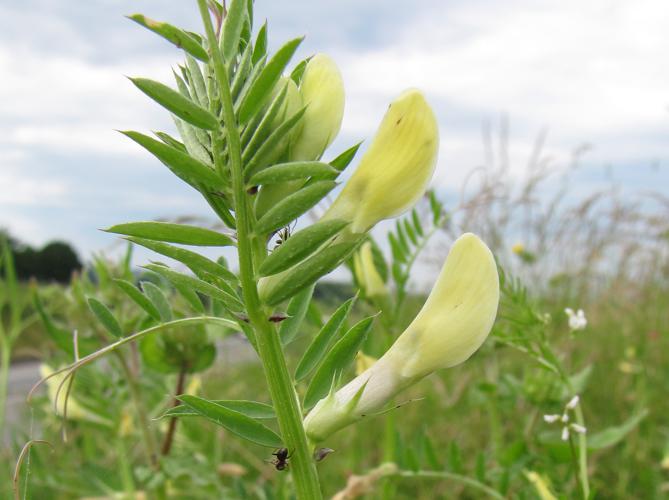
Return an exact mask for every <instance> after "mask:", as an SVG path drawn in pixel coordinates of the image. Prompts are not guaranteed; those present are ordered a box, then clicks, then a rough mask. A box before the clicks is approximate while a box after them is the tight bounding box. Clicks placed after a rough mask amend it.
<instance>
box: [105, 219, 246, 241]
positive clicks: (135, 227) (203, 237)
mask: <svg viewBox="0 0 669 500" xmlns="http://www.w3.org/2000/svg"><path fill="white" fill-rule="evenodd" d="M105 231H106V232H108V233H116V234H123V235H126V236H136V237H138V238H146V239H147V240H158V241H166V242H169V243H181V244H182V245H193V246H205V247H225V246H230V245H234V241H233V240H232V238H230V237H229V236H226V235H225V234H222V233H219V232H216V231H212V230H211V229H205V228H203V227H198V226H188V225H186V224H173V223H170V222H154V221H146V222H144V221H143V222H126V223H125V224H116V225H115V226H112V227H110V228H108V229H105Z"/></svg>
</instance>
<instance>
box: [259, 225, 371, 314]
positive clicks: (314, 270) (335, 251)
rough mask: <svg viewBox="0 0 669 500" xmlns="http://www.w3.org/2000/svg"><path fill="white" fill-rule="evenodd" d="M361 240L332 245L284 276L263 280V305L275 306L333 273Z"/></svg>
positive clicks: (261, 293)
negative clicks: (264, 285)
mask: <svg viewBox="0 0 669 500" xmlns="http://www.w3.org/2000/svg"><path fill="white" fill-rule="evenodd" d="M361 239H362V238H358V239H355V240H353V241H346V242H344V243H334V244H332V245H330V246H328V247H326V248H324V249H323V250H321V251H320V252H317V253H316V254H314V255H313V256H312V257H309V258H308V259H307V260H305V261H304V262H301V263H300V264H298V265H296V266H295V267H293V268H291V269H289V270H287V271H285V274H282V275H276V276H272V277H270V278H265V279H267V280H268V284H267V286H266V287H265V289H261V290H260V295H261V297H260V298H261V299H262V300H263V302H265V304H267V305H269V306H275V305H277V304H279V303H281V302H283V301H284V300H286V299H288V298H290V297H292V296H293V295H295V294H296V293H297V292H299V291H300V290H302V289H303V288H304V287H306V286H309V285H311V284H312V283H315V282H316V281H317V280H318V279H319V278H320V277H322V276H325V275H326V274H328V273H330V272H332V271H334V269H335V268H336V267H337V266H339V264H341V263H342V262H343V261H344V260H345V259H346V258H348V257H349V256H350V255H351V253H353V251H354V250H355V249H356V247H357V246H358V244H359V243H360V241H361ZM289 241H290V239H289Z"/></svg>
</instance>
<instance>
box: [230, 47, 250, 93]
mask: <svg viewBox="0 0 669 500" xmlns="http://www.w3.org/2000/svg"><path fill="white" fill-rule="evenodd" d="M252 49H253V48H252V47H251V46H250V45H249V46H247V47H246V49H244V53H243V54H242V58H241V60H240V61H239V65H238V66H237V69H236V70H235V76H234V78H233V79H232V85H230V95H232V100H233V102H234V101H236V100H237V98H238V97H239V93H240V92H241V90H242V88H244V84H245V83H246V79H247V77H248V76H249V73H250V71H251V67H252V66H251V57H252Z"/></svg>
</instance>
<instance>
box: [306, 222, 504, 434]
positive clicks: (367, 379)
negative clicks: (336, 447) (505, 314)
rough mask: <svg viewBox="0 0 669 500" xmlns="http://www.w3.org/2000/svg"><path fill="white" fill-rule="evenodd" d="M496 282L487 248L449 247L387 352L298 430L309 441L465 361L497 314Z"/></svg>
mask: <svg viewBox="0 0 669 500" xmlns="http://www.w3.org/2000/svg"><path fill="white" fill-rule="evenodd" d="M498 303H499V277H498V274H497V266H496V264H495V259H494V258H493V256H492V253H491V252H490V250H489V249H488V247H487V246H486V245H485V244H484V243H483V242H482V241H481V240H480V239H479V238H478V237H477V236H474V235H473V234H471V233H467V234H464V235H463V236H461V237H460V238H458V240H457V241H456V242H455V243H454V244H453V247H452V248H451V251H450V253H449V254H448V257H447V258H446V262H445V263H444V267H443V269H442V271H441V273H440V274H439V277H438V278H437V283H436V284H435V285H434V288H433V289H432V292H431V293H430V295H429V297H428V299H427V301H426V302H425V305H424V306H423V308H422V309H421V311H420V312H419V313H418V315H417V316H416V318H415V319H414V320H413V321H412V322H411V324H410V325H409V326H408V327H407V329H406V330H405V331H404V332H403V333H402V335H400V336H399V338H398V339H397V340H396V341H395V343H394V344H393V345H392V346H391V347H390V349H388V351H387V352H386V353H385V354H384V355H383V356H382V357H381V359H379V360H378V361H377V362H376V363H374V364H373V365H372V366H371V367H370V368H369V369H367V370H366V371H365V372H363V373H362V374H361V375H359V376H358V377H356V378H355V379H353V380H352V381H351V382H349V383H348V384H347V385H345V386H344V387H343V388H341V389H340V390H339V391H337V392H336V393H330V394H329V395H328V396H327V397H326V398H324V399H322V400H320V401H319V402H318V403H317V404H316V406H315V407H314V409H313V410H312V411H311V412H310V413H309V415H307V417H306V419H305V421H304V425H305V429H306V432H307V435H308V436H309V438H310V439H312V440H313V441H322V440H323V439H325V438H326V437H328V436H329V435H330V434H332V433H334V432H336V431H337V430H339V429H341V428H343V427H345V426H347V425H349V424H351V423H353V422H355V421H357V420H359V419H361V418H362V417H363V416H366V415H370V414H373V413H375V412H378V411H381V410H382V409H383V407H384V405H385V404H386V403H388V402H389V401H390V400H391V399H392V398H393V397H394V396H395V395H396V394H397V393H399V392H400V391H402V390H404V389H406V388H407V387H409V386H411V385H413V384H415V383H416V382H418V381H419V380H421V379H422V378H423V377H425V376H427V375H429V374H430V373H432V372H433V371H435V370H438V369H440V368H448V367H451V366H455V365H457V364H460V363H462V362H463V361H465V360H466V359H467V358H469V357H470V356H471V355H472V354H473V353H474V352H475V351H476V350H477V349H478V348H479V347H480V346H481V344H483V342H484V341H485V339H486V338H487V336H488V334H489V333H490V330H491V328H492V325H493V323H494V321H495V316H496V314H497V305H498Z"/></svg>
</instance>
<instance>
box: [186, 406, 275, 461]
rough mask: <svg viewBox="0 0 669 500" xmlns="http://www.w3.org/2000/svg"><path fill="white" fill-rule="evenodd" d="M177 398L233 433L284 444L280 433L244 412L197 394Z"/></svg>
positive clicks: (271, 444) (264, 443)
mask: <svg viewBox="0 0 669 500" xmlns="http://www.w3.org/2000/svg"><path fill="white" fill-rule="evenodd" d="M177 399H179V401H181V402H182V403H184V404H185V405H187V406H188V407H190V408H192V409H193V410H194V411H195V412H197V413H198V414H199V415H201V416H203V417H205V418H206V419H207V420H210V421H212V422H214V423H215V424H217V425H220V426H221V427H225V428H226V429H227V430H229V431H230V432H232V433H233V434H236V435H238V436H239V437H242V438H244V439H247V440H248V441H251V442H253V443H257V444H259V445H261V446H267V447H271V448H280V447H282V446H283V441H282V440H281V438H280V437H279V435H278V434H276V433H275V432H274V431H273V430H271V429H270V428H268V427H265V426H264V425H263V424H261V423H260V422H258V421H256V420H254V419H252V418H250V417H248V416H246V415H244V414H243V413H240V412H238V411H235V410H231V409H229V408H226V407H225V406H222V405H219V404H216V403H214V402H213V401H208V400H206V399H203V398H199V397H197V396H189V395H183V396H178V398H177Z"/></svg>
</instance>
